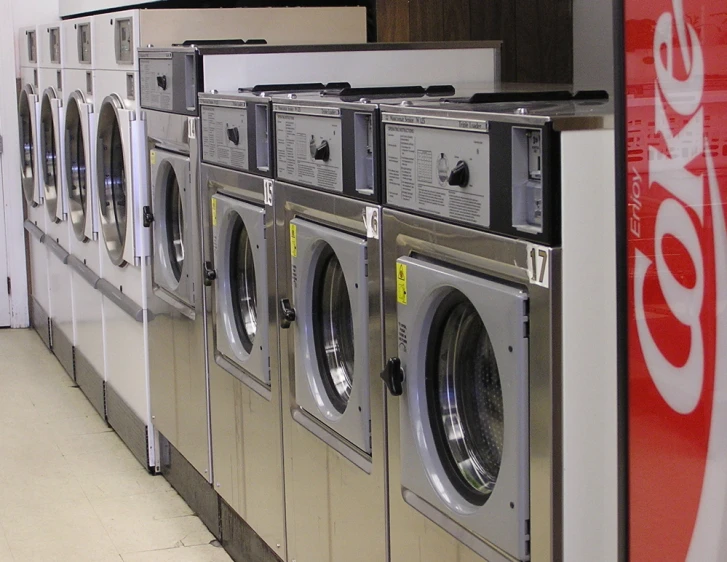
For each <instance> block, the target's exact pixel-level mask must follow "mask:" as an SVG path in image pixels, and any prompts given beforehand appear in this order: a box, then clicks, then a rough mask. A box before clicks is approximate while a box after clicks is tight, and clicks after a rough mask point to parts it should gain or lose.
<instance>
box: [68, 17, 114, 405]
mask: <svg viewBox="0 0 727 562" xmlns="http://www.w3.org/2000/svg"><path fill="white" fill-rule="evenodd" d="M63 30H64V37H65V41H64V43H63V47H64V50H63V60H64V66H65V73H64V81H65V88H64V90H65V118H64V130H63V135H64V142H65V158H64V170H63V174H64V177H65V182H66V188H67V193H68V217H69V220H70V222H71V238H70V246H69V249H68V252H69V254H70V255H69V257H68V266H69V267H70V269H71V289H72V292H73V301H72V304H73V321H74V326H75V334H76V340H75V347H74V359H75V373H76V384H78V386H79V388H80V389H81V390H82V391H83V393H84V394H85V395H86V397H87V398H88V399H89V401H90V402H91V404H93V406H94V407H95V408H96V410H97V411H98V412H99V414H100V415H101V416H102V417H104V418H105V417H106V409H105V405H104V393H103V381H104V373H105V364H104V337H103V336H104V332H103V321H102V297H101V293H100V292H99V291H98V290H97V289H96V285H97V283H98V281H99V279H100V277H99V275H100V273H101V245H100V244H99V212H98V192H97V190H96V189H95V184H96V177H95V173H94V172H95V169H96V168H95V160H96V129H95V125H96V112H95V106H94V101H95V96H94V93H95V92H94V83H95V79H94V72H93V66H92V64H93V54H94V43H93V41H92V18H90V17H85V18H76V19H73V20H68V21H64V22H63Z"/></svg>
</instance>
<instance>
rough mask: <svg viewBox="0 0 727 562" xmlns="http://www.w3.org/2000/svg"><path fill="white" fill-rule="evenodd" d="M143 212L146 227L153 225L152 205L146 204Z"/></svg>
mask: <svg viewBox="0 0 727 562" xmlns="http://www.w3.org/2000/svg"><path fill="white" fill-rule="evenodd" d="M141 213H142V217H143V224H144V228H149V227H150V226H151V223H153V222H154V213H152V212H151V207H150V206H149V205H144V207H143V209H142V212H141Z"/></svg>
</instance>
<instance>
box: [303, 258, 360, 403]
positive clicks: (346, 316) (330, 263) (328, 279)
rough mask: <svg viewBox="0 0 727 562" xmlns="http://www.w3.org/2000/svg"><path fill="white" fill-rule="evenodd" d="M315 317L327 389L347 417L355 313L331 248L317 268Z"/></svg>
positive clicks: (315, 338)
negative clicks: (352, 310)
mask: <svg viewBox="0 0 727 562" xmlns="http://www.w3.org/2000/svg"><path fill="white" fill-rule="evenodd" d="M312 316H313V326H314V329H313V338H314V343H315V351H316V356H317V357H318V366H319V369H320V373H321V378H322V381H323V386H324V388H325V389H326V394H327V395H328V399H329V400H330V401H331V404H333V407H334V408H336V410H337V411H338V412H339V413H341V414H343V413H344V412H345V411H346V407H347V406H348V400H349V398H350V397H351V389H352V387H353V365H354V340H353V314H352V312H351V300H350V298H349V295H348V287H347V286H346V278H345V276H344V274H343V268H342V267H341V262H339V261H338V257H337V256H336V253H335V252H334V251H333V248H331V247H330V246H328V245H326V247H325V249H324V250H323V252H322V253H321V255H320V257H319V258H318V264H317V266H316V273H315V277H314V286H313V307H312Z"/></svg>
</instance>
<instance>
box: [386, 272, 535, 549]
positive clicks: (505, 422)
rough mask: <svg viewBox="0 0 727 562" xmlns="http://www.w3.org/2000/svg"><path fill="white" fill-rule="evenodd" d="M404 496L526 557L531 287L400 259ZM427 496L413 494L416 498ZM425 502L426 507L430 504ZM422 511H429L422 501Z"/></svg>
mask: <svg viewBox="0 0 727 562" xmlns="http://www.w3.org/2000/svg"><path fill="white" fill-rule="evenodd" d="M397 279H398V280H399V283H402V284H403V286H404V287H403V288H405V290H403V291H402V292H401V293H400V295H399V302H398V305H397V317H398V323H399V333H400V334H401V335H402V337H401V339H400V341H403V342H405V343H404V345H403V346H402V347H400V358H401V361H402V367H403V369H404V374H405V386H404V394H403V396H402V402H401V409H400V413H401V419H400V431H401V454H402V460H401V466H402V467H405V469H403V470H402V473H401V482H402V486H403V488H404V489H405V490H404V498H405V499H406V500H407V501H409V503H410V504H412V505H413V506H414V507H416V508H417V509H420V508H421V506H434V507H435V508H437V509H438V510H440V511H441V512H443V513H444V514H445V515H446V516H447V517H449V518H451V519H454V520H455V521H457V522H458V523H459V524H460V525H461V526H463V527H464V528H465V529H466V530H467V531H469V532H471V533H473V534H474V535H476V536H477V537H480V539H484V540H485V541H487V542H489V543H491V544H494V545H496V546H497V547H498V548H500V549H502V550H505V551H506V552H508V553H509V554H510V555H513V556H515V557H517V559H518V560H521V559H524V558H525V557H526V556H527V523H526V520H527V519H528V518H529V489H528V482H529V477H528V475H529V462H528V459H529V455H528V451H529V432H528V427H529V422H528V419H529V418H528V383H529V376H528V337H527V333H526V329H527V300H528V297H527V293H526V291H524V290H523V289H520V288H517V287H513V286H511V285H509V284H506V283H504V282H502V283H498V282H496V281H492V280H489V279H485V278H482V277H477V276H475V275H470V274H468V273H464V272H461V271H458V270H455V269H449V268H446V267H444V266H441V265H438V264H434V263H429V262H427V261H424V260H421V259H413V258H400V259H399V260H398V261H397ZM412 497H414V498H418V499H419V500H424V501H423V502H422V501H411V498H412ZM425 509H426V507H425ZM423 510H424V509H423Z"/></svg>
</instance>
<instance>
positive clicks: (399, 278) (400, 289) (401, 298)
mask: <svg viewBox="0 0 727 562" xmlns="http://www.w3.org/2000/svg"><path fill="white" fill-rule="evenodd" d="M396 302H398V303H399V304H403V305H406V302H407V294H406V265H405V264H403V263H397V264H396Z"/></svg>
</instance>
